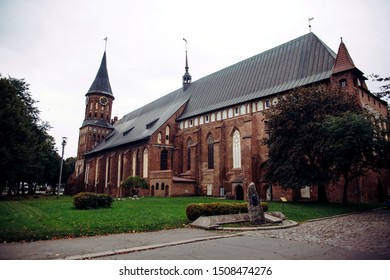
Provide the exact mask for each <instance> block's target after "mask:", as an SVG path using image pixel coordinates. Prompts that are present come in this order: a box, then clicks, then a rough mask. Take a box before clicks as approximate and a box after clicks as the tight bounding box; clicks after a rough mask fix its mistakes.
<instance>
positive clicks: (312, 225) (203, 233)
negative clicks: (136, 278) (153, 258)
mask: <svg viewBox="0 0 390 280" xmlns="http://www.w3.org/2000/svg"><path fill="white" fill-rule="evenodd" d="M227 238H229V240H228V241H227ZM223 240H226V242H222V241H223ZM260 240H262V242H265V240H268V241H273V242H272V243H270V246H271V247H272V246H273V247H275V246H276V247H278V246H279V247H280V244H281V243H283V242H284V241H283V240H286V241H288V242H290V243H288V244H292V243H291V242H295V243H297V242H298V243H297V244H296V245H297V246H298V248H302V246H306V245H307V246H314V245H315V246H326V247H327V248H335V249H337V248H338V249H344V250H347V251H358V252H365V253H368V254H376V255H373V256H374V257H373V258H377V257H376V256H378V255H379V256H382V257H380V259H390V210H386V209H381V210H375V211H368V212H361V213H355V214H349V215H343V216H337V217H330V218H327V219H322V220H316V221H308V222H305V223H303V224H300V225H298V226H295V227H290V228H286V229H270V230H259V231H235V232H231V231H212V230H204V229H197V228H190V227H187V228H180V229H174V230H163V231H155V232H143V233H127V234H112V235H106V236H93V237H81V238H73V239H58V240H46V241H35V242H11V243H3V244H0V260H55V259H57V260H64V259H70V260H79V259H94V258H105V257H110V256H115V255H117V256H119V255H126V254H131V253H134V252H147V251H149V250H153V249H161V248H165V249H166V250H170V251H172V253H173V252H174V251H175V250H176V249H177V248H178V247H183V250H185V247H186V244H195V243H197V246H196V247H202V246H203V247H204V250H205V251H207V250H209V249H210V248H209V247H208V246H210V244H215V242H218V243H221V242H222V243H223V244H225V245H224V246H227V245H226V244H231V243H237V246H238V247H237V248H241V247H242V245H243V244H244V243H245V242H247V241H248V242H249V241H250V242H252V243H251V244H252V245H253V244H254V243H253V242H256V243H258V242H259V241H260ZM202 241H209V242H202ZM219 241H221V242H219ZM282 241H283V242H282ZM295 243H294V244H295ZM240 244H241V246H240ZM271 244H272V245H271ZM310 244H311V245H310ZM180 245H182V246H180ZM187 246H188V245H187ZM248 246H249V245H248ZM299 246H301V247H299ZM273 247H272V248H273ZM272 248H270V249H272ZM317 248H319V247H317ZM221 250H222V249H221ZM235 250H238V249H235ZM294 250H295V249H294ZM155 251H158V250H155ZM182 254H184V255H186V254H188V252H187V253H186V252H185V251H183V252H182ZM184 255H183V256H184ZM225 257H226V256H225Z"/></svg>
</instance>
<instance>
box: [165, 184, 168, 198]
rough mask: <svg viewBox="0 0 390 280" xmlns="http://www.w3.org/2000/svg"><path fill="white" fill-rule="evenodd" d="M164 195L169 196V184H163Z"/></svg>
mask: <svg viewBox="0 0 390 280" xmlns="http://www.w3.org/2000/svg"><path fill="white" fill-rule="evenodd" d="M165 196H169V186H168V185H166V186H165Z"/></svg>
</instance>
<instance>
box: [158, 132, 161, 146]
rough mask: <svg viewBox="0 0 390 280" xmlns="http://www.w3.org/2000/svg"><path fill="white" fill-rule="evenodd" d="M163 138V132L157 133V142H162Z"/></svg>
mask: <svg viewBox="0 0 390 280" xmlns="http://www.w3.org/2000/svg"><path fill="white" fill-rule="evenodd" d="M161 138H162V134H161V132H159V133H158V134H157V143H158V144H161Z"/></svg>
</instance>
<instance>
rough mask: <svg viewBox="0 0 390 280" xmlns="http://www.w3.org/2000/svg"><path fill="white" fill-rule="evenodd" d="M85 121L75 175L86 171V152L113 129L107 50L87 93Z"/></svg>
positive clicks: (79, 143)
mask: <svg viewBox="0 0 390 280" xmlns="http://www.w3.org/2000/svg"><path fill="white" fill-rule="evenodd" d="M85 96H86V100H85V114H84V121H83V124H82V126H81V127H80V131H79V142H78V150H77V162H76V167H75V175H76V177H77V176H79V175H80V174H82V173H83V172H84V154H85V153H88V152H90V151H92V150H93V149H94V148H95V147H96V146H97V145H98V144H99V143H100V142H101V141H102V140H104V138H105V137H106V135H107V134H108V133H110V132H111V131H112V129H113V128H112V120H111V113H112V104H113V101H114V99H115V98H114V95H113V94H112V90H111V85H110V80H109V78H108V71H107V61H106V52H104V54H103V58H102V61H101V63H100V67H99V70H98V72H97V74H96V77H95V80H94V81H93V83H92V85H91V87H90V88H89V90H88V92H87V93H86V94H85Z"/></svg>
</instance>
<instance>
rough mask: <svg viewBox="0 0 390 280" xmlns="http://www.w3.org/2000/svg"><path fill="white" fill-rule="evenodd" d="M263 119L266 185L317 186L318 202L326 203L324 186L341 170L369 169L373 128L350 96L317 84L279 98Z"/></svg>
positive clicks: (335, 178)
mask: <svg viewBox="0 0 390 280" xmlns="http://www.w3.org/2000/svg"><path fill="white" fill-rule="evenodd" d="M265 116H266V121H267V123H268V128H269V130H270V135H269V138H268V139H266V141H265V143H266V144H268V145H269V159H268V161H267V165H266V173H265V176H264V178H265V180H266V181H267V182H269V183H273V184H279V185H281V186H283V187H288V188H301V187H303V186H307V185H317V186H318V188H319V200H321V201H326V200H327V199H326V192H325V185H327V184H329V183H330V182H332V181H337V180H338V179H339V178H340V174H343V171H342V170H348V171H347V172H351V171H352V169H353V167H352V165H353V166H354V168H356V170H359V171H361V172H364V171H366V168H363V167H372V166H373V165H374V162H368V160H374V159H372V158H370V157H369V156H368V155H369V153H370V151H371V152H372V151H373V149H374V148H373V145H374V144H373V142H372V141H373V139H374V136H375V130H374V127H373V126H372V125H371V122H370V121H368V120H367V118H369V117H368V116H367V115H365V113H364V110H363V109H362V108H361V107H360V106H359V104H358V102H357V101H356V99H355V97H354V96H353V95H350V94H347V93H345V92H343V91H340V90H336V89H329V88H326V87H320V86H316V87H308V88H299V89H296V90H294V91H292V92H291V93H289V94H286V95H284V96H283V97H281V98H280V99H279V102H278V104H277V105H276V106H274V107H273V108H271V109H270V110H268V111H267V112H266V113H265ZM352 120H353V121H354V122H352ZM370 139H371V141H369V140H370ZM355 142H356V143H355ZM343 143H344V145H343ZM352 152H355V154H353V156H352ZM348 153H350V154H348ZM365 156H366V157H365ZM346 157H348V159H349V160H350V161H346ZM363 159H365V160H366V162H365V163H362V162H361V161H362V160H363ZM343 161H344V162H343ZM356 172H357V171H356ZM348 174H350V173H348ZM360 174H361V173H360ZM355 175H356V173H355ZM348 178H349V177H348ZM349 179H350V178H349Z"/></svg>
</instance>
